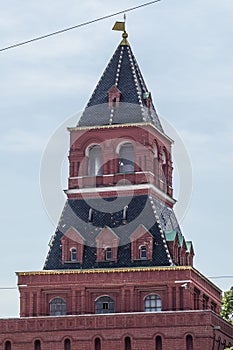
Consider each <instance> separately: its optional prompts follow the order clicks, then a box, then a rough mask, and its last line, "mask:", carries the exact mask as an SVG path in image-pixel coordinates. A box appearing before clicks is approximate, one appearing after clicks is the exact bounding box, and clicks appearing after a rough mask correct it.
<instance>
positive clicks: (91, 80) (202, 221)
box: [0, 0, 233, 317]
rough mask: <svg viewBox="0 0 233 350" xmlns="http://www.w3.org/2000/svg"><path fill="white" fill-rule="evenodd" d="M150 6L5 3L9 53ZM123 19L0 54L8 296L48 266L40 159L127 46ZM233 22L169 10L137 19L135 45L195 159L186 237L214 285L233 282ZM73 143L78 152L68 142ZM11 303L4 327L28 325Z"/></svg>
mask: <svg viewBox="0 0 233 350" xmlns="http://www.w3.org/2000/svg"><path fill="white" fill-rule="evenodd" d="M141 3H142V1H139V0H137V1H136V0H127V1H122V0H118V1H117V2H116V1H113V0H102V1H100V0H95V1H94V0H86V1H74V0H63V1H62V0H56V1H54V0H51V1H49V2H48V1H45V0H41V1H36V2H35V1H33V2H32V1H29V0H24V1H23V2H19V1H16V0H12V1H10V2H2V3H1V5H0V12H1V19H0V33H1V36H0V48H4V47H6V46H8V45H11V44H14V43H17V42H20V41H24V40H28V39H30V38H33V37H36V36H40V35H43V34H47V33H50V32H53V31H56V30H59V29H63V28H66V27H70V26H73V25H76V24H79V23H83V22H86V21H89V20H92V19H95V18H98V17H100V16H104V15H107V14H111V13H114V12H118V11H121V10H124V9H126V8H129V7H132V6H136V5H139V4H141ZM122 19H123V16H117V17H114V18H110V19H107V20H104V21H101V22H97V23H95V24H91V25H89V26H85V27H83V28H79V29H76V30H73V31H69V32H66V33H64V34H61V35H57V36H54V37H50V38H47V39H45V40H42V41H38V42H35V43H32V44H29V45H25V46H21V47H18V48H15V49H11V50H7V51H3V52H0V77H1V80H0V84H1V97H0V113H1V118H0V123H1V127H0V155H1V157H0V162H1V163H0V164H1V172H0V176H1V254H0V259H1V260H0V261H1V263H0V270H1V272H0V287H1V288H3V287H8V286H9V287H15V286H16V284H17V281H16V277H15V271H30V270H40V269H42V267H43V263H44V260H45V257H46V254H47V251H48V246H47V245H48V242H49V240H50V237H51V235H52V234H53V233H54V230H55V227H54V223H53V222H52V220H51V218H50V217H49V216H48V214H47V212H46V210H45V206H44V204H43V201H42V197H41V185H40V169H41V159H42V157H43V154H44V150H46V145H47V143H48V142H49V140H51V137H52V135H53V134H54V132H55V130H56V129H57V128H58V127H59V126H60V125H63V126H64V125H66V121H67V123H68V125H66V126H72V125H70V124H69V123H70V122H71V121H73V120H75V119H74V118H73V119H70V117H72V116H73V115H75V114H76V113H78V112H79V111H81V110H82V109H83V108H84V107H85V104H86V103H87V101H88V99H89V97H90V95H91V93H92V91H93V89H94V87H95V85H96V83H97V82H98V79H99V78H100V76H101V74H102V72H103V70H104V69H105V66H106V64H107V63H108V61H109V59H110V58H111V56H112V54H113V52H114V51H115V49H116V47H117V45H118V44H119V42H120V40H121V34H120V33H119V32H112V31H111V28H112V26H113V24H114V22H115V20H122ZM232 23H233V2H232V0H221V1H219V0H218V1H217V0H190V1H187V0H162V1H161V2H158V3H156V4H154V5H151V6H148V7H144V8H142V9H139V10H136V11H133V12H130V13H128V14H127V31H128V33H129V41H130V44H131V47H132V49H133V52H134V54H135V56H136V58H137V61H138V63H139V66H140V68H141V71H142V73H143V75H144V78H145V81H146V83H147V86H148V88H149V90H150V91H151V92H152V97H153V101H154V104H155V105H156V108H157V111H158V113H159V114H160V115H161V116H162V117H163V119H165V121H167V122H168V123H170V124H171V125H172V126H173V130H174V131H175V133H178V135H179V137H180V138H181V139H182V140H183V142H184V145H185V149H186V150H187V152H188V154H189V157H190V162H191V167H192V171H193V179H192V197H191V201H190V204H189V208H188V211H187V213H186V215H185V217H184V218H183V219H182V222H181V227H182V230H183V234H184V236H185V238H186V239H187V240H192V241H193V244H194V249H195V253H196V256H195V261H194V262H195V267H196V268H197V269H198V270H200V272H202V273H203V274H205V275H206V276H229V275H233V263H232V260H233V258H232V256H233V253H232V251H233V232H232V224H231V220H232V217H233V215H232V209H233V205H232V198H233V187H232V173H233V153H232V148H233V137H232V136H233V119H232V111H233V99H232V94H233V64H232V57H233V46H232V37H233V27H232ZM63 142H64V145H65V144H67V145H68V133H67V134H66V139H65V141H63ZM174 147H175V146H174ZM63 153H64V154H67V152H66V149H65V150H64V151H63ZM175 162H176V160H175ZM67 174H68V172H67V162H66V161H65V162H64V166H63V170H62V171H59V178H60V179H61V180H60V181H61V185H60V188H58V192H59V193H60V197H61V198H62V200H63V201H65V196H64V194H63V192H62V189H63V188H66V180H64V179H66V177H67ZM179 180H180V176H179V174H178V172H177V173H176V184H175V185H176V186H177V188H179V190H176V191H175V196H176V198H177V199H178V200H179V193H180V192H181V189H182V183H179ZM48 181H49V182H51V183H52V182H53V179H51V177H50V176H48ZM185 186H187V183H185V185H184V188H185ZM185 190H187V191H189V189H187V188H186V189H185ZM54 202H56V201H54ZM59 205H60V204H59ZM59 205H58V211H59V210H60V208H59ZM54 206H55V207H56V206H57V203H54ZM47 209H48V208H47ZM57 220H58V218H57ZM212 281H213V282H214V283H216V284H217V285H218V286H219V287H220V288H222V289H223V290H226V289H229V288H230V286H231V285H233V280H232V279H226V278H225V279H213V280H212ZM0 296H1V298H0V317H5V316H17V315H18V293H17V291H16V290H0Z"/></svg>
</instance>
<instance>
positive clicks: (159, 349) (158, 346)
mask: <svg viewBox="0 0 233 350" xmlns="http://www.w3.org/2000/svg"><path fill="white" fill-rule="evenodd" d="M155 350H162V338H161V337H160V335H158V336H157V337H156V338H155Z"/></svg>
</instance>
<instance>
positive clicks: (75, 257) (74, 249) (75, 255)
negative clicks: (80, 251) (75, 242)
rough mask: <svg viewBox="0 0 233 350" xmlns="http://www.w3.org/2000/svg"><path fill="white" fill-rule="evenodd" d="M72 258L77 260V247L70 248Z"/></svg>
mask: <svg viewBox="0 0 233 350" xmlns="http://www.w3.org/2000/svg"><path fill="white" fill-rule="evenodd" d="M70 260H71V261H77V249H76V248H71V249H70Z"/></svg>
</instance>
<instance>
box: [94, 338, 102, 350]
mask: <svg viewBox="0 0 233 350" xmlns="http://www.w3.org/2000/svg"><path fill="white" fill-rule="evenodd" d="M95 350H101V340H100V338H95Z"/></svg>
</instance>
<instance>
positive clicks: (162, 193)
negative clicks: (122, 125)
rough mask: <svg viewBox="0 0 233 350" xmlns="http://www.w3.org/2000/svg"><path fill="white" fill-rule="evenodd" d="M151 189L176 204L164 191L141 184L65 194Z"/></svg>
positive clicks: (95, 188)
mask: <svg viewBox="0 0 233 350" xmlns="http://www.w3.org/2000/svg"><path fill="white" fill-rule="evenodd" d="M146 189H148V190H149V189H151V190H153V191H154V192H155V193H157V194H158V195H159V196H160V197H161V198H163V199H165V200H166V201H168V202H169V203H171V204H175V203H176V200H175V199H174V198H171V197H170V196H168V195H167V194H165V193H164V192H163V191H161V190H160V189H158V188H157V187H156V186H154V185H152V184H140V185H122V186H106V187H89V188H81V189H78V188H74V189H70V190H65V191H64V192H65V193H66V194H76V193H80V194H81V193H91V192H92V193H98V192H101V193H102V192H109V191H116V192H120V191H122V192H124V191H134V190H146Z"/></svg>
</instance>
